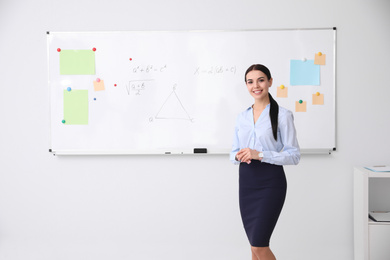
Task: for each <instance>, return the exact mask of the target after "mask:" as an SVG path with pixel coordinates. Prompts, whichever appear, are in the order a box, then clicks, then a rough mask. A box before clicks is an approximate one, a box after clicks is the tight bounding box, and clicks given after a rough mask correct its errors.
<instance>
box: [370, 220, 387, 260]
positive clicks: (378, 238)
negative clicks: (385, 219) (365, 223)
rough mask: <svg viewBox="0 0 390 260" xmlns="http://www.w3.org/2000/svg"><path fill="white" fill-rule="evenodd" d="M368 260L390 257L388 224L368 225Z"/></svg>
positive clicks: (382, 259)
mask: <svg viewBox="0 0 390 260" xmlns="http://www.w3.org/2000/svg"><path fill="white" fill-rule="evenodd" d="M369 245H370V260H389V259H390V246H389V245H390V225H386V224H385V225H370V226H369Z"/></svg>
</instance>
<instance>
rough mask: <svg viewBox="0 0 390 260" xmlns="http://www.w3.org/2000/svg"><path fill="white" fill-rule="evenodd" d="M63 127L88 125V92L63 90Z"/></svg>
mask: <svg viewBox="0 0 390 260" xmlns="http://www.w3.org/2000/svg"><path fill="white" fill-rule="evenodd" d="M63 120H65V123H64V124H65V125H87V124H88V90H72V91H67V90H64V118H63Z"/></svg>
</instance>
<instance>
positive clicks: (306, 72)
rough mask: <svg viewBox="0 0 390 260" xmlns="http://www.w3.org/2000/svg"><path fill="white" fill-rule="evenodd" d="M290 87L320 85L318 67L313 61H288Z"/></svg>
mask: <svg viewBox="0 0 390 260" xmlns="http://www.w3.org/2000/svg"><path fill="white" fill-rule="evenodd" d="M290 85H291V86H294V85H314V86H319V85H320V65H316V64H314V60H307V61H302V60H291V61H290Z"/></svg>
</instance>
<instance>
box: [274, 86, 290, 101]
mask: <svg viewBox="0 0 390 260" xmlns="http://www.w3.org/2000/svg"><path fill="white" fill-rule="evenodd" d="M276 96H277V97H281V98H286V97H288V88H287V87H283V88H282V87H278V88H277V91H276Z"/></svg>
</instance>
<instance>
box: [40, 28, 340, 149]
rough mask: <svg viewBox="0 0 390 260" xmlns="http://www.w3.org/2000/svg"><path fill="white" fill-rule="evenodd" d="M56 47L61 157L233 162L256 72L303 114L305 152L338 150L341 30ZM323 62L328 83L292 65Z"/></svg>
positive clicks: (168, 36)
mask: <svg viewBox="0 0 390 260" xmlns="http://www.w3.org/2000/svg"><path fill="white" fill-rule="evenodd" d="M47 46H48V67H49V70H48V71H49V90H50V135H51V136H50V151H51V152H53V153H54V154H165V153H172V154H176V153H178V154H192V153H194V149H195V148H206V149H207V153H210V154H221V153H222V154H224V153H229V152H230V149H231V144H232V140H233V130H234V124H235V119H236V117H237V115H238V114H239V113H240V112H241V111H243V110H245V109H247V108H248V107H249V106H251V105H252V104H253V100H252V97H251V96H250V95H249V93H248V91H247V88H246V86H245V82H244V73H245V71H246V69H247V68H248V67H249V66H250V65H252V64H255V63H260V64H264V65H266V66H267V67H268V68H269V69H270V71H271V73H272V77H273V79H274V81H273V86H272V87H271V88H270V90H269V91H270V93H271V94H272V95H273V97H274V98H275V100H276V101H277V102H278V103H279V105H280V106H282V107H285V108H287V109H289V110H291V111H292V112H293V113H294V118H295V126H296V128H297V133H298V141H299V144H300V146H301V150H302V151H303V152H305V151H308V152H317V151H325V152H329V151H332V150H334V149H335V147H336V137H335V133H336V123H335V89H336V82H335V69H336V68H335V64H336V60H335V56H336V29H335V28H322V29H286V30H250V31H128V32H48V33H47ZM318 52H321V53H322V54H323V55H324V56H322V57H326V61H325V62H326V63H325V65H315V66H316V67H319V69H318V70H319V76H318V77H317V78H318V80H319V83H314V82H312V81H311V82H312V83H310V82H309V83H302V84H303V85H297V84H299V82H298V83H296V81H295V79H293V77H302V76H299V75H298V76H297V75H295V74H296V72H295V71H293V70H295V67H294V68H293V64H292V62H293V61H297V62H298V63H300V61H302V62H312V60H313V59H314V58H315V55H316V54H318ZM317 56H318V55H317ZM305 64H307V63H305ZM294 66H295V65H294ZM292 74H294V75H292ZM304 76H305V75H304ZM310 84H312V85H310ZM281 85H284V86H285V88H284V90H288V95H287V97H278V91H280V90H281V88H280V86H281ZM278 88H280V89H279V90H278ZM317 92H319V93H320V95H323V96H321V97H323V103H322V104H320V105H318V104H316V105H314V104H313V103H312V102H313V100H312V98H314V97H313V95H314V94H315V93H317ZM281 93H282V92H281ZM299 100H301V101H303V102H304V103H299V104H300V105H302V104H304V105H305V111H304V112H297V104H298V103H297V102H298V101H299Z"/></svg>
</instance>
